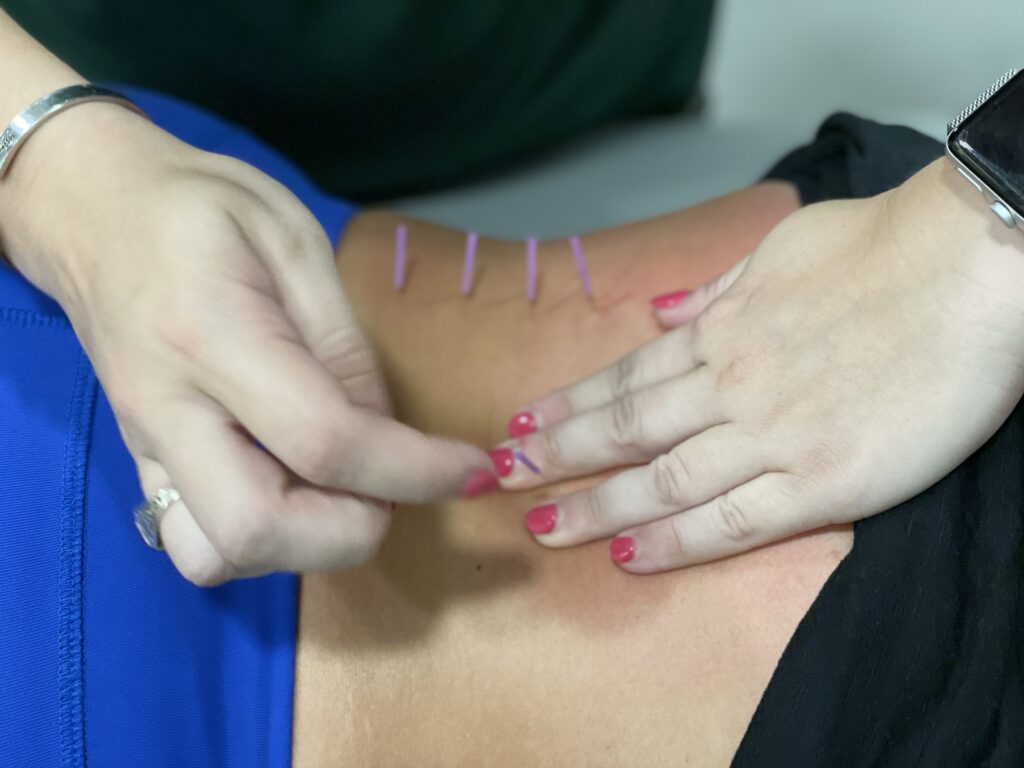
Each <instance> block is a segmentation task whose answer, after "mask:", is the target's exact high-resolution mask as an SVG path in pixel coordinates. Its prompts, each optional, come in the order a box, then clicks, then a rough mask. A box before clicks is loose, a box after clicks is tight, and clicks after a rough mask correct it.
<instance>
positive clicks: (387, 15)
mask: <svg viewBox="0 0 1024 768" xmlns="http://www.w3.org/2000/svg"><path fill="white" fill-rule="evenodd" d="M712 2H713V0H544V1H542V0H520V1H519V2H512V0H504V1H502V0H464V1H463V2H457V1H456V0H364V2H351V1H349V2H344V1H343V0H336V1H335V2H332V1H331V0H244V1H243V0H171V1H170V2H148V1H147V0H4V1H3V6H4V8H5V9H6V10H7V11H8V12H9V13H10V14H11V15H12V16H13V17H14V18H15V19H17V20H18V21H19V22H21V23H22V24H23V25H24V26H25V27H26V29H28V31H29V32H31V33H32V34H34V35H35V36H36V37H37V38H38V39H39V40H40V41H41V42H42V43H43V44H45V45H46V46H47V47H49V48H50V49H51V50H52V51H54V52H55V53H56V54H57V55H59V56H61V57H62V58H63V59H64V60H65V61H67V62H68V63H69V64H71V65H72V66H74V67H76V68H77V69H78V70H79V71H80V72H82V74H83V75H84V76H86V77H88V78H89V79H92V80H98V81H106V82H125V83H131V84H133V85H142V86H147V87H151V88H156V89H159V90H162V91H165V92H167V93H171V94H174V95H177V96H181V97H184V98H186V99H189V100H191V101H193V102H195V103H198V104H200V105H203V106H205V107H207V108H209V109H211V110H213V111H215V112H217V113H219V114H221V115H223V116H225V117H227V118H230V119H232V120H235V121H237V122H239V123H242V124H244V125H246V126H248V127H249V128H250V129H251V130H252V131H254V132H255V133H256V134H258V135H259V136H261V137H262V138H264V139H265V140H267V141H269V142H270V143H271V144H273V145H274V146H276V147H277V148H278V149H280V150H282V151H284V152H285V153H286V154H288V155H289V156H291V157H292V158H293V159H294V160H295V161H296V162H297V163H298V164H299V165H301V166H302V167H303V168H305V169H306V171H307V172H308V173H309V174H311V175H312V176H313V177H314V178H315V179H316V180H317V181H318V182H319V183H320V184H321V185H322V186H324V187H325V188H326V189H328V190H330V191H332V192H335V193H337V194H342V195H346V196H348V197H353V198H357V199H370V198H379V197H382V196H393V195H396V194H399V193H407V192H411V191H417V190H423V189H428V188H431V187H436V186H438V185H441V184H447V183H452V182H455V181H462V180H466V179H469V178H472V177H474V176H480V175H483V174H486V173H489V172H491V171H494V170H498V169H499V168H500V167H502V166H504V165H506V164H508V163H509V162H512V161H515V160H516V159H519V158H521V157H523V156H524V155H526V154H527V153H531V152H535V151H536V150H538V149H540V148H542V147H545V146H550V145H552V144H555V143H557V142H559V141H561V140H564V139H565V138H567V137H569V136H571V135H573V134H577V133H579V132H580V131H582V130H584V129H586V128H590V127H592V126H595V125H597V124H599V123H601V122H604V121H607V120H609V119H611V118H615V117H622V116H627V115H637V114H644V113H652V112H659V111H667V110H675V109H679V108H681V107H683V106H684V105H686V104H687V102H688V101H689V100H690V98H691V97H692V96H693V94H694V91H695V88H696V82H697V76H698V73H699V69H700V63H701V60H702V58H703V56H704V50H705V47H706V43H707V36H708V28H709V25H710V18H711V5H712Z"/></svg>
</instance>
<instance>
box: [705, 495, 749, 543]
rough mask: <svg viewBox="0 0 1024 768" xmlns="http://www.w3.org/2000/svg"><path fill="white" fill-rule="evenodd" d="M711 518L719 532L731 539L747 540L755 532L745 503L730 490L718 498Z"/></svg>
mask: <svg viewBox="0 0 1024 768" xmlns="http://www.w3.org/2000/svg"><path fill="white" fill-rule="evenodd" d="M712 519H713V520H714V523H715V525H716V526H717V528H718V530H719V532H721V533H722V534H724V535H725V536H726V537H727V538H728V539H730V540H732V541H749V540H750V539H752V538H753V537H754V534H755V532H756V531H755V528H754V526H753V523H752V522H751V520H750V516H749V513H748V510H747V509H746V508H745V505H744V504H742V503H740V502H738V501H737V499H736V495H735V494H734V493H733V492H731V491H730V492H728V493H726V494H725V495H723V496H722V497H720V498H719V500H718V502H717V503H716V504H715V506H714V514H713V515H712Z"/></svg>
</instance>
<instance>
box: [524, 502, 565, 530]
mask: <svg viewBox="0 0 1024 768" xmlns="http://www.w3.org/2000/svg"><path fill="white" fill-rule="evenodd" d="M557 520H558V505H557V504H541V505H540V506H539V507H534V508H533V509H531V510H530V511H529V512H527V513H526V516H525V517H523V522H524V523H525V524H526V527H527V528H528V529H529V530H530V533H551V532H552V531H553V530H555V523H556V522H557Z"/></svg>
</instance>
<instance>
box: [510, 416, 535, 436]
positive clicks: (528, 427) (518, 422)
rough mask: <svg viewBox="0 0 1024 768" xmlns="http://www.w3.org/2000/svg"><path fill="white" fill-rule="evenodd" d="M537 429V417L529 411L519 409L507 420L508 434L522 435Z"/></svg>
mask: <svg viewBox="0 0 1024 768" xmlns="http://www.w3.org/2000/svg"><path fill="white" fill-rule="evenodd" d="M536 431H537V419H535V418H534V416H533V414H532V413H531V412H530V411H520V412H519V413H517V414H516V415H515V416H513V417H512V418H511V419H509V420H508V436H509V437H522V436H523V435H529V434H531V433H533V432H536Z"/></svg>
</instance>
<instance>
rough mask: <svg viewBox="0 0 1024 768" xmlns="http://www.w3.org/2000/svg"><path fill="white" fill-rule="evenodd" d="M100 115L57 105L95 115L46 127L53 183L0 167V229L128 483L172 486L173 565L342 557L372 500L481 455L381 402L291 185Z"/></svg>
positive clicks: (429, 490) (367, 356)
mask: <svg viewBox="0 0 1024 768" xmlns="http://www.w3.org/2000/svg"><path fill="white" fill-rule="evenodd" d="M76 112H77V113H78V114H77V115H76ZM87 112H88V115H87ZM100 115H101V113H99V112H98V111H95V112H89V110H88V108H84V107H83V108H81V109H80V110H72V111H69V112H68V113H67V115H63V116H62V117H61V120H62V121H71V120H72V119H75V118H77V119H79V120H87V121H90V120H101V119H102V122H103V140H99V137H97V140H96V142H95V147H96V151H95V152H93V153H90V154H89V155H83V154H82V153H80V152H71V151H65V148H62V147H59V146H57V145H55V144H53V143H52V141H51V145H50V147H48V149H50V150H51V154H50V155H49V156H48V159H49V161H50V164H51V165H52V166H58V167H60V168H61V171H62V174H63V178H62V179H61V180H56V179H51V178H49V177H48V175H47V174H46V173H45V172H44V171H43V170H41V169H39V168H37V169H33V168H31V166H25V167H22V168H20V169H19V168H18V167H17V166H16V167H15V168H14V169H13V170H14V171H20V172H21V173H22V179H23V180H30V181H31V183H28V184H24V185H23V187H22V189H21V190H19V191H20V193H21V194H19V195H18V198H17V199H18V202H17V208H18V210H17V211H16V212H15V213H16V215H15V216H13V217H8V218H7V220H6V221H5V227H4V239H5V243H4V244H5V247H6V250H7V251H8V253H9V254H10V256H11V258H12V260H13V261H14V263H15V265H16V266H17V267H18V268H19V269H20V270H21V271H22V272H23V273H25V274H26V276H27V277H28V278H29V279H30V280H32V282H34V283H35V284H36V285H37V286H39V287H40V288H42V289H43V290H45V291H46V292H48V293H50V295H52V296H53V297H54V298H55V299H57V301H58V302H59V303H60V304H61V305H62V307H63V308H64V310H65V311H66V312H67V314H68V316H69V318H70V320H71V322H72V325H73V326H74V329H75V331H76V333H77V334H78V336H79V339H80V340H81V342H82V344H83V346H84V348H85V349H86V351H87V353H88V355H89V358H90V360H91V362H92V364H93V366H94V368H95V370H96V372H97V375H98V377H99V380H100V381H101V382H102V384H103V387H104V389H105V391H106V394H107V396H108V398H109V400H110V403H111V405H112V407H113V410H114V412H115V414H116V416H117V420H118V424H119V426H120V430H121V434H122V436H123V438H124V441H125V443H126V445H127V447H128V450H129V451H130V452H131V454H132V456H133V458H134V459H135V461H136V464H137V467H138V471H139V476H140V479H141V483H142V486H143V489H144V492H145V493H146V494H147V495H149V494H153V493H155V492H156V491H157V490H158V489H159V488H162V487H165V486H173V487H175V488H176V489H178V491H179V492H180V494H181V497H182V502H180V503H176V504H174V505H172V506H171V507H170V508H169V509H168V510H167V512H166V513H165V514H164V516H163V518H162V521H161V524H160V532H161V537H162V540H163V543H164V546H165V547H166V550H167V552H168V554H169V555H170V557H171V559H172V560H173V561H174V564H175V565H176V566H177V568H178V569H179V570H180V571H181V572H182V573H183V574H184V575H185V577H186V578H188V579H189V580H190V581H192V582H194V583H196V584H200V585H211V584H217V583H220V582H223V581H225V580H228V579H232V578H236V577H245V576H254V575H258V574H262V573H266V572H268V571H274V570H294V571H300V570H310V569H318V568H329V567H336V566H348V565H354V564H357V563H359V562H361V561H363V560H365V559H366V558H367V557H369V556H370V555H371V554H372V553H373V552H374V551H375V550H376V548H377V546H378V545H379V543H380V541H381V539H382V537H383V536H384V534H385V532H386V530H387V527H388V523H389V519H390V510H389V502H391V501H403V502H423V501H427V500H431V499H434V498H436V497H440V496H442V495H446V494H453V493H455V492H457V491H458V490H459V489H460V487H461V486H462V484H463V483H464V482H465V481H466V479H467V478H468V477H469V476H470V475H472V474H473V473H474V471H476V472H479V471H480V468H481V467H488V466H489V462H488V461H487V457H486V456H485V455H484V454H483V452H482V451H479V450H477V449H475V448H472V447H469V446H466V445H462V444H459V443H456V442H454V441H450V440H444V439H440V438H435V437H427V436H424V435H422V434H420V433H418V432H416V431H414V430H413V429H411V428H408V427H406V426H403V425H401V424H398V423H397V422H395V421H394V420H392V419H391V418H390V417H389V415H388V413H389V406H388V400H387V395H386V392H385V388H384V384H383V381H382V379H381V376H380V372H379V370H378V368H377V364H376V362H375V360H374V356H373V353H372V351H371V349H370V348H369V346H368V345H367V342H366V339H365V338H364V337H363V335H362V333H361V332H360V330H359V328H358V327H357V326H356V324H355V322H354V320H353V317H352V315H351V313H350V311H349V305H348V302H347V300H346V298H345V296H344V293H343V291H342V288H341V285H340V283H339V280H338V276H337V273H336V270H335V265H334V258H333V253H332V249H331V247H330V243H329V241H328V239H327V237H326V236H325V235H324V233H323V231H322V229H321V227H320V226H319V224H318V223H317V221H316V220H315V219H314V218H313V216H312V214H310V213H309V211H308V210H306V208H305V207H304V206H303V205H302V204H301V202H300V201H299V200H298V199H297V198H295V197H294V196H293V195H292V194H291V193H290V192H289V191H288V190H287V189H285V188H284V187H283V186H281V185H280V184H278V183H277V182H276V181H274V180H272V179H271V178H269V177H267V176H265V175H264V174H263V173H261V172H259V171H258V170H256V169H255V168H252V167H251V166H248V165H246V164H245V163H242V162H240V161H237V160H234V159H231V158H227V157H223V156H218V155H212V154H208V153H204V152H200V151H199V150H196V149H194V148H192V147H189V146H187V145H185V144H182V143H180V142H178V141H177V140H175V139H173V138H172V137H171V136H170V135H168V134H166V133H164V132H163V131H161V130H159V129H157V128H156V127H155V126H152V125H151V124H149V123H147V122H145V121H143V120H140V119H138V118H137V117H135V116H134V115H131V114H130V113H128V112H127V111H125V110H119V109H118V108H110V109H109V110H107V111H106V112H104V113H102V118H101V117H100ZM54 125H57V123H56V122H55V123H54ZM65 125H66V126H67V127H68V128H70V127H71V123H70V122H66V123H65ZM88 127H91V125H86V124H84V123H79V125H78V126H77V128H78V135H81V132H82V131H83V130H85V129H86V128H88ZM72 135H75V134H72ZM39 138H40V139H42V138H44V137H43V134H42V133H41V134H40V135H39ZM34 141H35V139H34ZM84 143H85V142H83V144H84ZM31 149H33V148H32V147H31V146H29V147H27V148H26V155H27V153H28V151H29V150H31ZM36 151H38V149H37V150H36ZM54 153H55V154H57V155H58V157H56V158H55V157H54V156H53V154H54ZM23 161H24V162H25V163H31V162H32V161H31V159H29V158H28V157H19V163H22V162H23ZM31 170H35V172H34V173H31V172H30V171H31ZM65 179H67V180H68V181H67V182H66V183H62V182H64V180H65ZM16 183H22V182H17V181H16ZM12 199H13V198H12ZM40 212H42V215H40ZM15 222H16V224H15ZM256 441H258V442H259V443H260V444H262V446H264V447H265V449H266V450H262V449H261V448H260V447H259V446H258V445H257V443H256ZM125 520H126V524H129V523H128V522H127V521H129V520H130V510H125Z"/></svg>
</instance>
